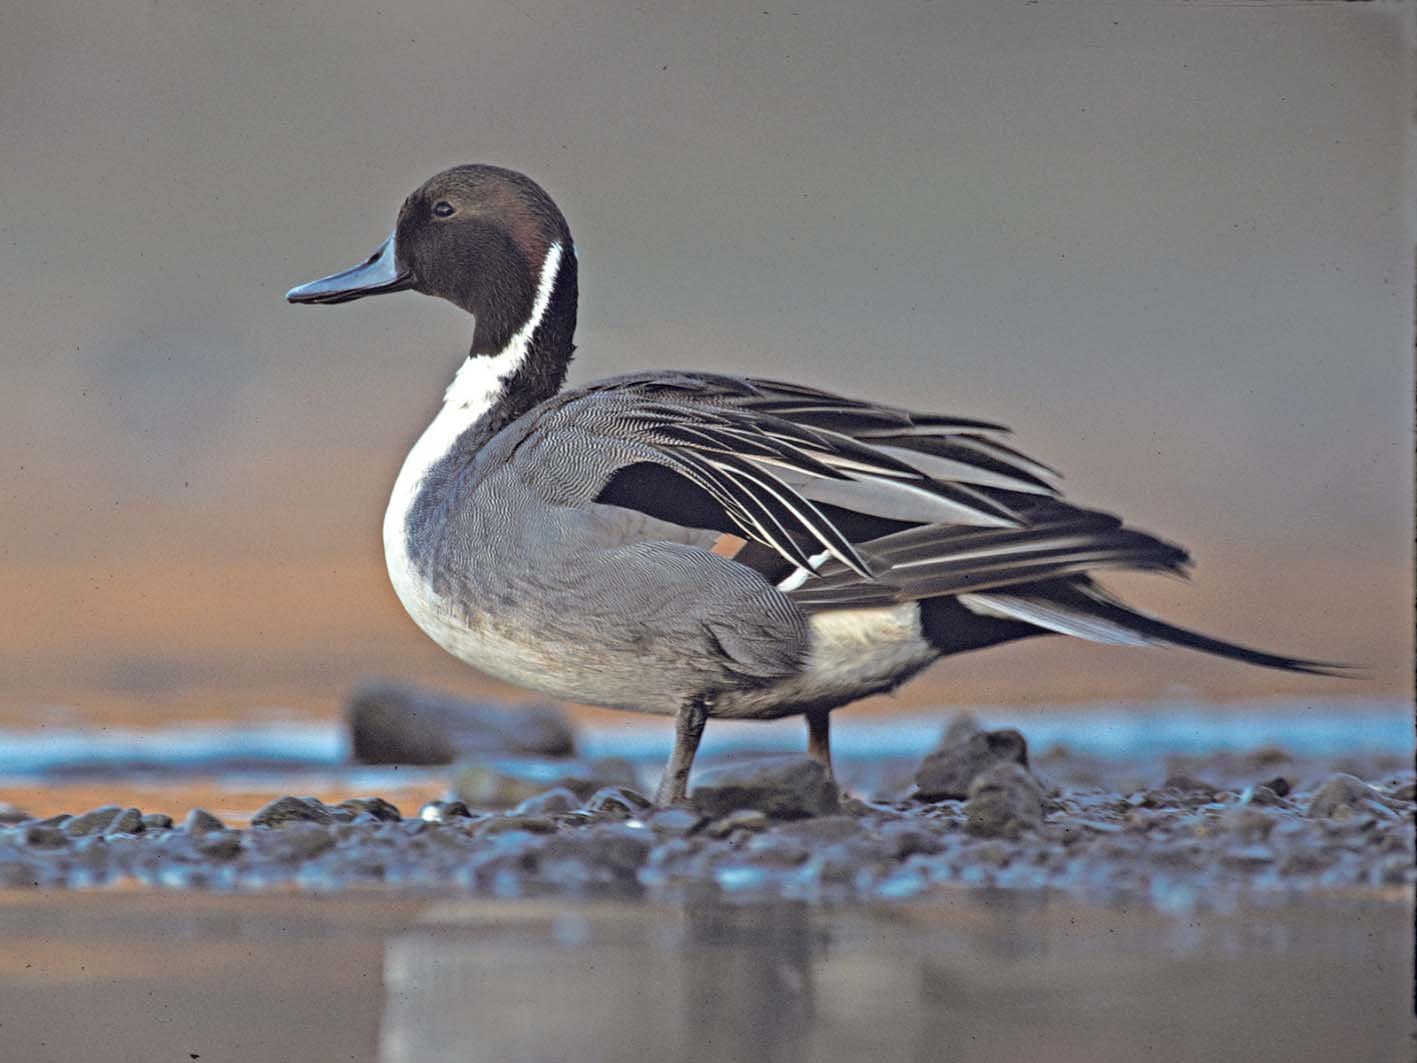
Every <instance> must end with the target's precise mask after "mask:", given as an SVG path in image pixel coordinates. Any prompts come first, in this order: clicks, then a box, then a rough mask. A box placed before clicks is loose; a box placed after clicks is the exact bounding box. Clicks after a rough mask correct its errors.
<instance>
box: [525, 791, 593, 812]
mask: <svg viewBox="0 0 1417 1063" xmlns="http://www.w3.org/2000/svg"><path fill="white" fill-rule="evenodd" d="M580 807H581V799H580V798H579V797H577V796H576V795H575V793H574V792H573V791H571V790H568V789H567V788H566V787H564V786H556V787H553V788H552V789H550V790H546V791H545V792H543V793H539V794H533V795H532V796H531V797H528V798H527V799H526V800H525V801H522V802H520V803H519V804H518V805H517V806H516V807H515V808H513V809H512V815H514V816H534V815H540V814H547V813H552V812H569V811H571V810H572V809H575V808H580Z"/></svg>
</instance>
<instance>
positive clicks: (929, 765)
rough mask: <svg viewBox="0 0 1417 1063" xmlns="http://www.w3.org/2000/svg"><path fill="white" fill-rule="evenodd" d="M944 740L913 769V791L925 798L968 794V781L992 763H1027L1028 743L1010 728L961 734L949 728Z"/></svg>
mask: <svg viewBox="0 0 1417 1063" xmlns="http://www.w3.org/2000/svg"><path fill="white" fill-rule="evenodd" d="M951 736H954V738H955V739H956V740H955V741H954V742H953V744H950V742H951ZM961 737H962V738H963V740H962V741H960V740H958V739H960V738H961ZM945 740H946V743H947V744H946V745H944V746H943V747H942V748H940V749H938V750H936V751H935V752H933V753H931V754H930V755H929V756H927V757H926V758H925V760H924V762H923V763H921V765H920V769H919V770H918V771H917V772H916V773H915V787H916V791H917V793H918V796H920V797H921V798H924V799H925V800H939V799H941V798H954V799H956V800H958V799H960V798H964V797H966V796H968V794H969V785H970V783H972V782H973V781H974V780H975V779H976V778H977V777H978V776H979V775H981V774H983V773H984V772H986V771H988V770H989V769H990V768H992V767H994V765H996V764H1018V765H1021V766H1023V767H1025V768H1026V767H1028V743H1027V742H1026V741H1024V737H1023V735H1021V734H1019V732H1017V731H1014V730H1003V731H974V732H972V733H968V734H967V735H965V734H963V733H962V731H956V729H955V728H952V729H951V731H950V732H949V733H947V734H946V736H945Z"/></svg>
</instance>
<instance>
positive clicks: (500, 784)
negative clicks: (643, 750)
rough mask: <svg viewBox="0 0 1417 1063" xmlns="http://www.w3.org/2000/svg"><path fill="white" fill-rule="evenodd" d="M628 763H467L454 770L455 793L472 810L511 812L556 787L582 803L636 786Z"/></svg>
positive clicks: (517, 760) (511, 760) (512, 760)
mask: <svg viewBox="0 0 1417 1063" xmlns="http://www.w3.org/2000/svg"><path fill="white" fill-rule="evenodd" d="M635 783H636V778H635V768H634V765H632V764H630V763H629V762H628V761H623V760H616V759H606V760H597V761H565V760H550V759H544V758H530V757H498V758H492V759H478V760H469V761H464V762H462V763H460V764H458V765H457V766H456V767H455V768H454V774H453V791H454V793H455V794H456V795H457V797H458V799H459V800H461V801H464V802H466V803H467V804H468V805H469V806H471V807H473V808H511V807H512V806H514V805H516V804H519V803H520V802H522V801H525V800H526V799H527V798H529V797H535V796H536V795H537V794H539V793H543V792H545V791H546V790H547V789H548V788H550V787H554V786H564V787H565V788H566V789H568V790H570V791H571V792H572V793H574V794H575V795H576V797H577V800H578V801H579V800H583V799H585V798H588V797H590V796H591V795H592V794H593V793H595V792H596V791H597V790H600V789H602V788H603V787H607V786H627V787H628V786H634V785H635Z"/></svg>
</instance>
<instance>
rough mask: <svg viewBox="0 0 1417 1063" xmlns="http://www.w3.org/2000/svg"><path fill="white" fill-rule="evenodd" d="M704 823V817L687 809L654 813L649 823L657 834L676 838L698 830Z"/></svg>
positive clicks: (671, 809) (670, 809) (672, 809)
mask: <svg viewBox="0 0 1417 1063" xmlns="http://www.w3.org/2000/svg"><path fill="white" fill-rule="evenodd" d="M703 821H704V817H703V816H700V815H699V814H698V813H696V812H691V811H690V810H689V809H687V808H665V809H660V810H659V811H658V812H655V813H653V814H652V815H651V816H650V817H649V820H648V821H647V822H648V824H649V828H650V830H652V831H654V832H655V833H656V834H666V835H669V836H671V837H674V836H681V835H685V834H689V833H691V832H692V831H694V830H697V829H698V826H699V824H701V823H702V822H703Z"/></svg>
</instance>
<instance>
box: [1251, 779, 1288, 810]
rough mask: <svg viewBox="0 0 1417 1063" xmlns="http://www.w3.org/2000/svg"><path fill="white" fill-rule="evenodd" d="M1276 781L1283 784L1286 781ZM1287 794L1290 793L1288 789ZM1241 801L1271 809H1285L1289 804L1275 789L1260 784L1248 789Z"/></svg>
mask: <svg viewBox="0 0 1417 1063" xmlns="http://www.w3.org/2000/svg"><path fill="white" fill-rule="evenodd" d="M1276 781H1277V782H1283V781H1284V780H1283V779H1278V780H1276ZM1286 792H1288V791H1287V788H1286ZM1240 801H1241V803H1242V804H1247V805H1267V806H1269V807H1271V808H1283V807H1285V806H1286V805H1287V803H1288V802H1286V801H1285V800H1284V796H1283V794H1280V793H1279V792H1278V791H1277V790H1275V789H1274V787H1272V786H1268V785H1266V784H1265V783H1259V784H1257V785H1255V786H1251V787H1249V788H1248V789H1246V790H1245V792H1244V793H1243V794H1241V796H1240Z"/></svg>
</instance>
